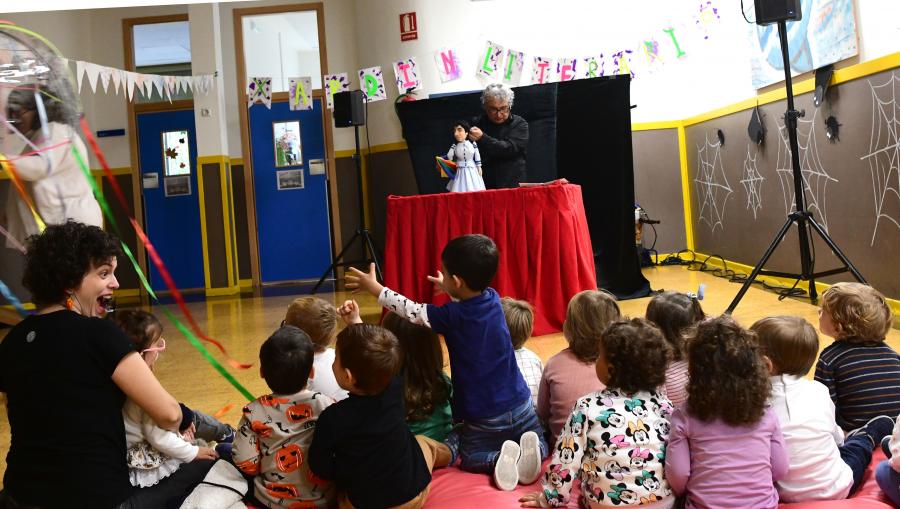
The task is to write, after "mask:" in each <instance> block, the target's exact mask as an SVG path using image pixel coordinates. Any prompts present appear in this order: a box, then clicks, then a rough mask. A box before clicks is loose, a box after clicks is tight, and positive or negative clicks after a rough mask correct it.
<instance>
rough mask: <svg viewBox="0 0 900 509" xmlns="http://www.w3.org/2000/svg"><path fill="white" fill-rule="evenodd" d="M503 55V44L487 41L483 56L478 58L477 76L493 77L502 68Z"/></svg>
mask: <svg viewBox="0 0 900 509" xmlns="http://www.w3.org/2000/svg"><path fill="white" fill-rule="evenodd" d="M502 55H503V46H501V45H499V44H497V43H495V42H491V41H487V44H485V46H484V50H482V52H481V57H480V58H479V59H478V70H477V71H476V72H475V74H476V76H478V77H479V78H487V79H490V78H493V77H494V75H496V74H497V70H498V69H499V68H500V60H501V58H500V57H501V56H502Z"/></svg>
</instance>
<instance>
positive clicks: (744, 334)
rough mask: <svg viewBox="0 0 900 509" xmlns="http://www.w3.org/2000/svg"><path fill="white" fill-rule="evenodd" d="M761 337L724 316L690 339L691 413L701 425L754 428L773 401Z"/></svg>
mask: <svg viewBox="0 0 900 509" xmlns="http://www.w3.org/2000/svg"><path fill="white" fill-rule="evenodd" d="M755 336H756V335H755V334H754V333H753V332H750V331H748V330H746V329H744V328H743V327H741V326H740V325H738V323H737V322H736V321H734V319H733V318H731V317H730V316H727V315H722V316H720V317H718V318H713V319H710V320H707V321H704V322H700V323H699V324H697V326H696V327H695V328H694V329H693V331H692V334H690V337H689V339H688V365H689V368H688V373H689V375H690V380H689V381H688V386H687V390H688V411H689V412H690V413H691V414H692V415H693V416H694V417H697V418H698V419H700V420H702V421H712V420H714V419H716V418H719V419H722V421H724V422H725V423H726V424H729V425H731V426H741V425H748V424H754V423H756V422H759V420H760V419H761V418H762V416H763V413H764V412H765V408H766V400H768V398H769V392H770V391H771V387H770V385H769V369H768V367H767V366H766V364H765V361H764V360H763V357H762V355H761V353H760V348H759V345H758V344H757V341H756V337H755Z"/></svg>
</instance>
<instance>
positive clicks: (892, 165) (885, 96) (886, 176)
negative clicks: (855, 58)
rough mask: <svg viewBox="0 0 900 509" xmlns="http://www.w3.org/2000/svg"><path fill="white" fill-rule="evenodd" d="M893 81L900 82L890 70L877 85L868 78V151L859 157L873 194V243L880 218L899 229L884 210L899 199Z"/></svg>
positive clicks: (897, 108)
mask: <svg viewBox="0 0 900 509" xmlns="http://www.w3.org/2000/svg"><path fill="white" fill-rule="evenodd" d="M897 83H900V78H898V77H897V75H896V74H894V73H891V77H890V78H889V79H888V81H887V83H884V84H881V85H873V84H872V80H869V87H870V88H871V89H872V135H871V138H870V141H869V153H868V154H866V155H864V156H862V157H861V158H860V159H861V160H865V161H867V162H868V163H869V170H870V171H871V172H872V188H873V189H872V191H873V194H874V195H875V229H874V230H873V231H872V241H871V243H870V245H875V236H876V235H877V234H878V225H879V223H881V220H882V219H886V220H888V221H890V222H892V223H894V226H896V227H897V228H900V223H898V222H897V219H896V218H894V217H892V216H890V215H889V214H887V213H886V211H885V209H886V208H887V205H890V204H891V203H892V202H894V203H895V206H894V207H891V208H892V209H896V202H898V201H900V143H898V135H900V120H898V117H900V115H898V112H900V106H898V103H897Z"/></svg>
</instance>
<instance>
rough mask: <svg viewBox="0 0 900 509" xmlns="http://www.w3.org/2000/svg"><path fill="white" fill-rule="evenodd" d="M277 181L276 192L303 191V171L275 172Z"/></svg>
mask: <svg viewBox="0 0 900 509" xmlns="http://www.w3.org/2000/svg"><path fill="white" fill-rule="evenodd" d="M275 177H276V179H277V181H278V190H279V191H285V190H287V189H303V169H302V168H301V169H299V170H281V171H276V172H275Z"/></svg>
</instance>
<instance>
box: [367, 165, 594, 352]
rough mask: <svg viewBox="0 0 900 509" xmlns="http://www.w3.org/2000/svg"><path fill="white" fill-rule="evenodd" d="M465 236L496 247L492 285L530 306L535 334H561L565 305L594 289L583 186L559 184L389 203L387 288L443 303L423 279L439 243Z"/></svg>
mask: <svg viewBox="0 0 900 509" xmlns="http://www.w3.org/2000/svg"><path fill="white" fill-rule="evenodd" d="M469 233H481V234H484V235H487V236H488V237H491V238H492V239H493V240H494V242H495V243H496V244H497V248H498V250H499V252H500V263H499V268H498V270H497V276H496V277H495V278H494V281H493V283H492V285H491V286H493V287H494V288H495V289H496V290H497V292H498V293H499V294H500V295H501V296H508V297H514V298H517V299H523V300H526V301H528V302H529V303H531V305H532V306H534V310H535V321H534V335H536V336H537V335H543V334H550V333H553V332H559V331H560V330H562V324H563V321H564V320H565V316H566V306H567V305H568V302H569V299H570V298H572V296H573V295H575V294H576V293H578V292H580V291H582V290H587V289H596V287H597V283H596V281H597V278H596V273H595V271H594V258H593V250H592V247H591V239H590V235H589V233H588V228H587V221H586V219H585V213H584V204H583V202H582V198H581V187H580V186H577V185H572V184H563V183H554V184H551V185H546V186H536V187H528V188H519V189H498V190H488V191H483V192H478V193H445V194H436V195H423V196H408V197H398V196H390V197H388V204H387V234H386V239H385V243H386V246H385V257H384V258H385V259H384V277H385V284H386V286H388V287H389V288H391V289H393V290H396V291H398V292H400V293H402V294H404V295H406V296H407V297H409V298H411V299H413V300H415V301H418V302H426V303H436V304H442V303H444V302H446V301H447V296H446V295H438V294H436V292H435V288H434V285H433V284H431V283H430V282H429V281H428V280H427V278H426V276H427V275H434V274H436V273H437V271H438V270H440V268H441V251H442V250H443V248H444V245H446V244H447V242H448V241H450V239H452V238H454V237H458V236H460V235H465V234H469Z"/></svg>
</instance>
